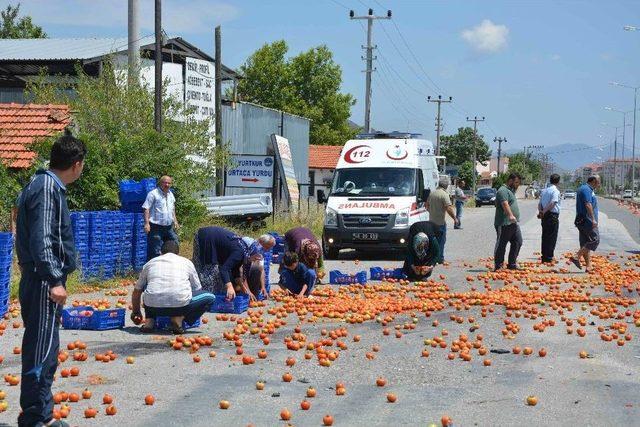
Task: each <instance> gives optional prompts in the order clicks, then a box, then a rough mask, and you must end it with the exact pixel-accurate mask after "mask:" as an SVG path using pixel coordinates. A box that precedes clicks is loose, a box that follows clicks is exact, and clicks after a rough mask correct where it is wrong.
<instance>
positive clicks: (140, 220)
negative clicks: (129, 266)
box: [132, 214, 147, 271]
mask: <svg viewBox="0 0 640 427" xmlns="http://www.w3.org/2000/svg"><path fill="white" fill-rule="evenodd" d="M146 262H147V233H146V232H145V231H144V215H143V214H134V219H133V248H132V263H133V269H134V270H135V271H140V270H142V266H144V264H145V263H146Z"/></svg>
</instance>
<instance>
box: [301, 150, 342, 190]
mask: <svg viewBox="0 0 640 427" xmlns="http://www.w3.org/2000/svg"><path fill="white" fill-rule="evenodd" d="M341 151H342V146H341V145H309V195H314V194H316V192H317V190H325V193H327V190H328V189H329V187H330V186H331V180H332V179H333V171H334V170H335V169H336V165H337V164H338V159H339V158H340V152H341Z"/></svg>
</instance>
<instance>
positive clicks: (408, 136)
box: [356, 131, 422, 139]
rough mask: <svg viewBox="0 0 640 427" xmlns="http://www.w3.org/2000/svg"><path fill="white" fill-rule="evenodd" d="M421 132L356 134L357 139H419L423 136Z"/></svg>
mask: <svg viewBox="0 0 640 427" xmlns="http://www.w3.org/2000/svg"><path fill="white" fill-rule="evenodd" d="M421 137H422V134H421V133H411V132H398V131H393V132H373V133H361V134H358V135H356V139H418V138H421Z"/></svg>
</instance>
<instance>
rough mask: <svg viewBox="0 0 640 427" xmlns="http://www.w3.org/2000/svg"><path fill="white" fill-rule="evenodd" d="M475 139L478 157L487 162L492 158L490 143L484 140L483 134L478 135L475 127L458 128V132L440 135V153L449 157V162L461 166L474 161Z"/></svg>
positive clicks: (481, 161)
mask: <svg viewBox="0 0 640 427" xmlns="http://www.w3.org/2000/svg"><path fill="white" fill-rule="evenodd" d="M474 141H475V146H476V159H477V160H478V161H479V162H480V163H482V164H485V163H486V162H487V161H489V159H491V150H490V149H489V145H487V143H486V142H484V139H483V136H482V135H477V137H476V135H475V134H474V132H473V128H470V127H464V128H458V133H456V134H453V135H444V136H442V137H440V143H441V146H440V153H441V154H442V155H443V156H446V158H447V164H449V165H456V166H461V165H463V164H464V163H465V162H470V163H473V162H472V156H473V145H474Z"/></svg>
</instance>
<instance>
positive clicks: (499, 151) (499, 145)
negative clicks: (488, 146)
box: [493, 137, 507, 175]
mask: <svg viewBox="0 0 640 427" xmlns="http://www.w3.org/2000/svg"><path fill="white" fill-rule="evenodd" d="M493 142H497V143H498V168H497V169H498V175H500V174H501V173H502V171H501V170H500V158H502V143H503V142H507V138H502V137H500V138H493Z"/></svg>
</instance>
